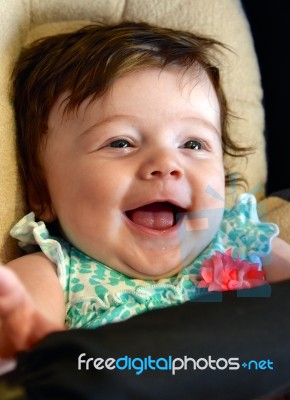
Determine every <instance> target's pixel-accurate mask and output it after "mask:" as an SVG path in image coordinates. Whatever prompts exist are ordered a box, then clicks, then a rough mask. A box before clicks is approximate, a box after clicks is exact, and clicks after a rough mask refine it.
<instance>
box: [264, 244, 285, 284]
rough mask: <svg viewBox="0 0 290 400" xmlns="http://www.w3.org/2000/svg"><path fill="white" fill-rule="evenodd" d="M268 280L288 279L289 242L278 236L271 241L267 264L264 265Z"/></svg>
mask: <svg viewBox="0 0 290 400" xmlns="http://www.w3.org/2000/svg"><path fill="white" fill-rule="evenodd" d="M264 271H265V273H266V279H267V281H268V282H278V281H282V280H286V279H290V244H288V243H287V242H285V241H284V240H282V239H280V238H277V237H276V238H274V239H273V242H272V254H271V260H270V264H269V265H265V266H264Z"/></svg>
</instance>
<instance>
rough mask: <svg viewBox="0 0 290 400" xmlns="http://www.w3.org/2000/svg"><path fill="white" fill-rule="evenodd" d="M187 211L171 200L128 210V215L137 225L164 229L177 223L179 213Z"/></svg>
mask: <svg viewBox="0 0 290 400" xmlns="http://www.w3.org/2000/svg"><path fill="white" fill-rule="evenodd" d="M181 212H185V210H184V209H182V208H180V207H177V206H176V205H174V204H172V203H169V202H155V203H150V204H147V205H145V206H142V207H138V208H135V209H133V210H128V211H126V215H127V217H128V218H129V219H130V220H131V221H132V222H134V223H135V224H137V225H141V226H144V227H146V228H151V229H156V230H164V229H169V228H171V227H172V226H174V225H175V224H176V223H177V219H178V218H177V215H178V213H181Z"/></svg>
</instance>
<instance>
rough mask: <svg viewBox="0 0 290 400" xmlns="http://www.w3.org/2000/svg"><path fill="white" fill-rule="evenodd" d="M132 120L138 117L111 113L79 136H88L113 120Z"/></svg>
mask: <svg viewBox="0 0 290 400" xmlns="http://www.w3.org/2000/svg"><path fill="white" fill-rule="evenodd" d="M128 120H130V121H131V122H133V120H136V117H135V116H133V115H127V114H116V115H111V116H109V117H106V118H103V119H101V120H100V121H98V122H96V123H95V124H93V125H91V126H90V127H89V128H87V129H85V130H84V131H82V132H81V133H80V134H79V135H78V138H80V137H83V136H87V135H88V134H90V133H92V131H94V130H96V129H98V128H99V127H101V126H104V125H108V124H111V123H113V122H122V121H123V122H128Z"/></svg>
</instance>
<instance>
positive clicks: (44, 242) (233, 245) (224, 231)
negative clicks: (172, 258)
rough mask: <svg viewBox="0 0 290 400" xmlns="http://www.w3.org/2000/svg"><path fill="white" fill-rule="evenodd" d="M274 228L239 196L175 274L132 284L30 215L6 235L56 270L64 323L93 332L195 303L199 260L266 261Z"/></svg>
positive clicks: (248, 197)
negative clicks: (227, 255) (220, 256)
mask: <svg viewBox="0 0 290 400" xmlns="http://www.w3.org/2000/svg"><path fill="white" fill-rule="evenodd" d="M278 233H279V231H278V228H277V226H276V225H274V224H271V223H263V222H260V221H259V219H258V216H257V205H256V200H255V197H254V196H253V195H251V194H243V195H241V196H240V197H239V199H238V201H237V204H236V206H235V207H233V208H232V209H225V211H224V218H223V221H222V223H221V226H220V229H219V231H218V232H217V233H216V235H215V237H214V239H213V240H212V242H211V243H210V244H209V245H208V247H207V248H206V249H205V250H204V251H203V252H202V253H201V254H200V255H199V256H198V257H197V258H196V259H195V260H194V261H193V262H192V263H191V264H189V265H188V266H187V267H186V268H184V269H183V270H181V271H180V272H179V273H178V274H177V275H175V276H172V277H170V278H165V279H160V280H158V281H151V280H140V279H133V278H130V277H128V276H125V275H123V274H122V273H120V272H118V271H115V270H113V269H111V268H110V267H108V266H106V265H104V264H102V263H100V262H99V261H97V260H95V259H92V258H90V257H88V256H87V255H85V254H83V253H82V252H81V251H79V250H78V249H76V248H75V247H73V246H72V245H70V244H69V243H68V242H66V241H65V240H64V239H62V238H59V237H54V236H51V235H50V233H49V231H48V229H47V227H46V225H45V224H44V222H42V221H35V215H34V213H30V214H28V215H26V216H25V217H24V218H22V219H21V221H19V222H18V223H17V224H16V225H15V226H14V228H13V229H12V230H11V235H12V236H13V237H14V238H16V239H18V240H19V245H20V246H21V247H22V248H23V249H24V250H26V251H27V252H31V251H39V249H40V250H41V251H42V252H43V253H44V254H45V255H46V256H47V257H48V258H49V260H51V261H52V262H53V263H54V264H55V265H56V266H57V271H58V277H59V281H60V284H61V285H62V287H63V290H64V293H65V302H66V323H67V325H68V326H69V327H71V328H79V327H85V328H95V327H98V326H101V325H104V324H107V323H111V322H117V321H121V320H125V319H127V318H130V317H132V316H134V315H136V314H140V313H142V312H145V311H149V310H152V309H156V308H161V307H168V306H172V305H178V304H181V303H184V302H187V301H195V300H196V299H197V298H198V296H200V294H201V293H202V294H203V293H204V290H201V289H199V288H198V287H197V285H196V280H195V279H194V277H195V276H196V274H198V272H199V269H200V267H201V266H202V263H203V261H204V260H207V259H209V258H211V257H212V256H213V254H214V253H215V251H219V252H222V253H224V252H226V251H228V250H229V249H231V254H232V256H233V257H236V258H240V259H242V260H248V261H249V262H252V263H257V262H258V263H260V264H262V263H261V258H262V259H264V258H265V257H267V256H268V257H270V255H271V240H272V239H273V238H274V237H275V236H277V235H278Z"/></svg>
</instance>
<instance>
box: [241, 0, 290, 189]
mask: <svg viewBox="0 0 290 400" xmlns="http://www.w3.org/2000/svg"><path fill="white" fill-rule="evenodd" d="M242 4H243V7H244V10H245V13H246V15H247V17H248V20H249V23H250V27H251V30H252V35H253V38H254V44H255V49H256V52H257V56H258V61H259V66H260V71H261V78H262V87H263V90H264V108H265V118H266V130H265V137H266V141H267V160H268V183H267V194H268V195H269V194H271V193H273V192H276V191H279V190H283V189H287V188H290V150H289V149H290V146H289V144H288V142H289V137H290V82H289V79H290V62H289V60H290V1H288V0H275V1H271V0H242Z"/></svg>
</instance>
